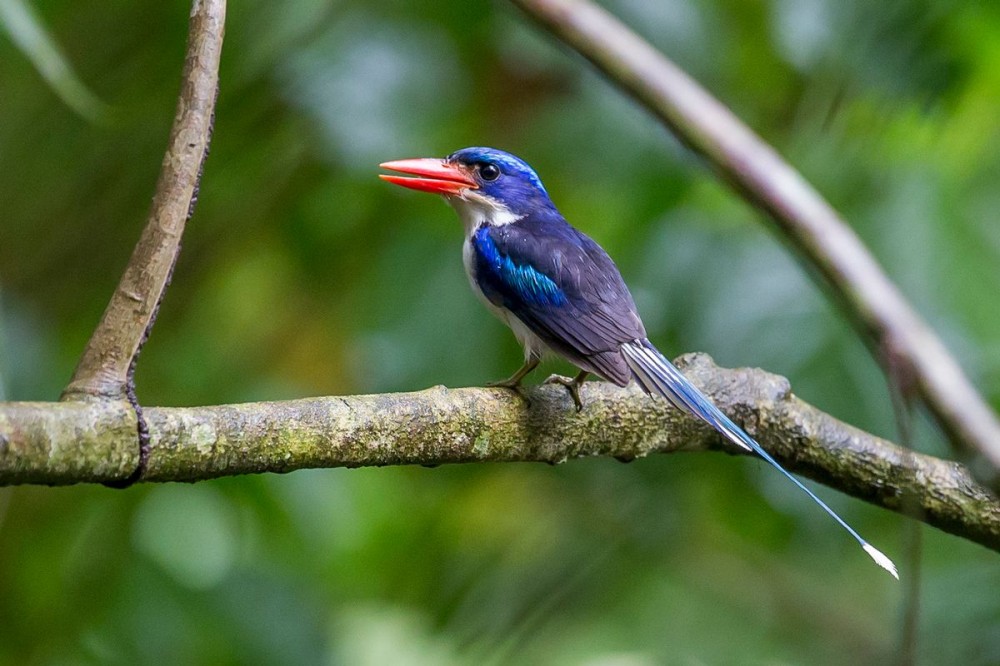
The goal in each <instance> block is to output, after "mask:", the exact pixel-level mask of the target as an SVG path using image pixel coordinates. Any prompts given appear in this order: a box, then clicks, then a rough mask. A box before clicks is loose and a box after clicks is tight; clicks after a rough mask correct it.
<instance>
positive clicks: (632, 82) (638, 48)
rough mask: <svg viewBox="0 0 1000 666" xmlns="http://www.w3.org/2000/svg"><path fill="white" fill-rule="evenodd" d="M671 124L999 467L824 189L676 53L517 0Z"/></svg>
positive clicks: (592, 10)
mask: <svg viewBox="0 0 1000 666" xmlns="http://www.w3.org/2000/svg"><path fill="white" fill-rule="evenodd" d="M511 1H512V2H513V3H514V4H515V5H517V6H518V7H520V8H521V9H522V10H523V11H524V12H526V13H527V14H528V15H529V16H531V17H532V18H533V19H535V20H536V21H538V23H539V24H541V25H542V26H543V27H544V28H545V29H546V30H548V31H549V32H550V33H552V35H553V36H554V37H556V38H557V39H558V40H560V41H562V42H564V43H566V44H567V45H568V46H570V47H571V48H572V49H574V50H575V51H577V52H578V53H580V54H581V55H583V56H584V57H585V58H587V59H588V60H589V61H590V62H591V63H593V64H594V65H595V66H596V67H597V69H598V70H600V71H601V72H602V73H603V74H604V75H605V76H607V77H608V78H609V79H610V80H611V81H612V82H614V83H615V84H617V85H618V86H620V87H621V88H622V89H623V90H624V91H626V92H627V93H629V94H630V95H632V96H633V97H634V98H635V99H636V100H638V101H639V103H640V104H642V105H643V106H645V107H646V109H648V110H649V111H650V112H651V113H653V114H654V115H655V116H656V117H657V118H659V119H660V120H661V121H662V122H663V123H664V124H665V125H667V126H668V127H669V128H670V129H671V130H672V131H673V132H674V133H675V134H676V135H677V137H678V138H679V139H680V140H681V141H683V142H684V143H685V144H687V145H688V147H690V148H691V149H692V150H694V151H695V152H697V153H699V154H700V155H702V156H703V157H704V158H705V159H706V160H708V162H709V164H710V165H711V166H712V167H713V168H714V169H715V170H716V172H717V173H718V174H719V175H720V176H721V177H722V178H723V179H725V180H726V181H728V182H729V183H730V184H731V185H732V186H733V187H734V188H735V189H736V190H737V191H738V192H739V193H740V195H742V196H743V197H744V198H745V199H747V200H748V201H749V202H750V203H752V204H753V205H755V206H757V207H758V208H760V209H761V210H763V211H764V212H766V213H768V214H769V215H770V216H771V217H772V218H773V219H774V220H775V222H776V223H777V226H778V229H779V231H780V232H781V233H782V234H783V235H784V236H785V237H786V238H788V240H789V241H790V242H791V243H792V244H793V245H794V246H795V248H796V249H797V251H798V252H799V253H800V255H801V256H802V257H803V258H804V259H805V261H806V262H808V264H809V265H811V266H814V267H815V268H816V270H817V271H818V272H819V274H820V275H821V276H822V277H823V280H824V281H825V284H826V285H827V286H828V287H829V288H830V289H831V290H832V292H833V293H834V295H835V296H836V298H837V299H838V301H839V302H840V303H841V305H842V306H844V308H845V309H846V311H847V312H848V313H849V315H850V317H851V318H852V319H853V321H854V323H855V325H856V326H857V327H858V328H859V329H860V330H861V331H862V333H863V334H864V338H865V340H866V342H867V343H868V344H869V347H870V348H871V349H872V351H873V353H874V354H875V356H876V358H878V360H879V361H880V362H881V363H883V364H884V365H886V366H892V367H894V368H895V371H896V372H900V373H901V376H904V377H906V378H907V379H909V380H911V381H912V383H913V385H914V388H915V390H916V392H917V393H918V395H919V396H920V397H921V399H922V400H923V401H924V403H925V404H926V405H927V406H928V407H929V409H930V411H931V413H932V414H933V415H934V417H935V419H936V420H937V422H938V424H939V425H940V426H941V427H942V428H943V429H944V431H945V432H946V433H947V434H948V435H949V437H950V438H951V439H952V441H953V442H955V443H957V444H958V445H960V446H961V447H963V448H964V449H965V450H966V451H968V452H970V453H972V454H977V453H978V454H980V455H982V456H983V457H985V458H986V459H987V460H988V461H989V463H990V464H991V465H992V467H993V469H994V470H997V471H1000V421H998V419H997V416H996V414H995V413H994V412H993V410H992V409H991V408H990V406H989V405H988V404H987V403H986V401H985V400H984V399H983V397H982V396H980V395H979V393H978V392H977V390H976V388H975V387H974V386H973V385H972V383H971V382H970V381H969V379H968V378H967V377H966V376H965V374H964V373H963V371H962V369H961V367H959V365H958V363H957V362H956V361H955V359H954V358H953V357H952V356H951V354H950V353H949V352H948V350H947V349H946V348H945V346H944V344H943V343H942V342H941V340H940V339H939V338H938V337H937V335H935V333H934V332H933V331H932V330H931V328H930V327H929V326H928V325H927V324H926V323H925V322H924V321H923V320H922V319H921V318H920V316H919V315H918V314H917V312H916V311H915V310H914V309H913V307H912V306H911V305H910V304H909V303H908V302H907V301H906V299H905V298H904V297H903V295H902V294H901V293H900V291H899V290H898V289H897V288H896V286H895V285H894V284H893V283H892V281H891V280H890V279H889V278H888V277H887V276H886V274H885V273H884V272H883V271H882V268H881V267H880V266H879V264H878V262H877V261H876V260H875V258H874V257H873V256H872V255H871V253H869V252H868V250H867V248H866V247H865V246H864V244H863V243H862V242H861V240H860V239H859V238H858V236H857V235H856V234H855V233H854V231H853V230H852V229H851V228H850V227H849V226H848V225H847V223H846V222H844V220H843V219H842V218H841V217H840V216H839V215H838V214H837V212H836V211H835V210H834V209H833V208H832V207H831V206H830V204H829V203H827V202H826V201H825V200H824V199H823V197H822V196H821V195H820V194H819V193H818V192H816V190H814V189H813V188H812V187H811V186H810V185H809V183H807V182H806V181H805V179H804V178H803V177H802V176H801V175H800V174H799V173H798V172H797V171H795V169H793V168H792V167H791V166H790V165H789V164H788V163H787V162H785V161H784V160H782V158H781V157H780V156H779V155H778V154H777V153H776V152H775V151H774V149H772V148H771V147H770V146H768V145H767V144H766V143H765V142H764V141H763V140H762V139H761V138H760V137H758V136H757V135H756V134H754V133H753V132H752V131H751V130H750V129H749V128H748V127H747V126H746V125H744V124H743V123H742V122H740V120H739V119H737V118H736V117H735V116H734V115H733V114H732V113H731V112H730V111H729V110H728V109H727V108H726V107H725V106H723V105H722V104H721V103H720V102H719V101H718V100H716V99H715V98H714V97H712V96H711V95H710V94H709V93H708V92H707V91H705V89H704V88H702V87H701V86H700V85H698V83H697V82H695V81H694V80H692V79H691V78H690V77H688V76H687V74H685V73H684V72H683V71H681V70H680V69H679V68H678V67H677V66H676V65H675V64H674V63H672V62H671V61H670V60H668V59H667V58H666V57H665V56H664V55H663V54H661V53H660V52H659V51H657V50H656V49H655V48H653V47H652V46H651V45H650V44H649V43H647V42H645V41H644V40H643V39H642V38H640V37H639V36H638V35H636V34H635V33H634V32H632V31H631V30H629V29H628V28H627V27H626V26H625V25H623V24H622V23H621V22H620V21H618V20H617V19H616V18H615V17H614V16H612V15H611V14H609V13H607V12H606V11H604V10H603V9H601V8H600V7H598V6H597V5H595V4H593V3H591V2H589V1H588V0H511Z"/></svg>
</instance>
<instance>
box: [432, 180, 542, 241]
mask: <svg viewBox="0 0 1000 666" xmlns="http://www.w3.org/2000/svg"><path fill="white" fill-rule="evenodd" d="M445 200H446V201H447V202H448V203H449V204H451V207H452V208H454V209H455V212H456V213H458V217H459V219H460V220H462V226H463V227H465V235H466V237H468V236H471V235H472V234H474V233H475V232H476V229H478V228H479V227H481V226H482V225H483V224H489V225H491V226H495V227H500V226H503V225H505V224H510V223H511V222H517V221H518V220H520V219H521V218H522V217H524V216H523V215H515V214H514V213H513V212H512V211H511V210H510V208H507V206H505V205H504V204H502V203H500V202H499V201H497V200H496V199H494V198H493V197H488V196H486V195H485V194H481V193H479V192H476V191H475V190H472V189H469V190H464V191H463V192H462V193H461V194H459V195H456V196H450V197H445Z"/></svg>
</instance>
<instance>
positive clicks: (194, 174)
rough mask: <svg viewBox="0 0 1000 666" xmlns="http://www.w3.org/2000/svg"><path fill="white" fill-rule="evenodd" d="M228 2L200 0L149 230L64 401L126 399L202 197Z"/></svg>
mask: <svg viewBox="0 0 1000 666" xmlns="http://www.w3.org/2000/svg"><path fill="white" fill-rule="evenodd" d="M225 14H226V3H225V0H195V1H194V4H193V7H192V10H191V21H190V28H189V34H188V47H187V56H186V59H185V62H184V72H183V76H182V82H181V92H180V95H179V97H178V100H177V113H176V115H175V116H174V124H173V128H172V129H171V131H170V140H169V145H168V147H167V152H166V154H165V155H164V157H163V165H162V167H161V169H160V177H159V180H158V181H157V184H156V193H155V195H154V196H153V205H152V209H151V210H150V212H149V217H148V219H147V222H146V228H145V229H144V230H143V232H142V236H141V237H140V238H139V242H138V243H137V244H136V246H135V250H133V252H132V257H131V258H130V259H129V262H128V266H127V267H126V268H125V273H124V274H123V275H122V278H121V281H120V282H119V283H118V288H117V289H116V290H115V292H114V293H113V294H112V296H111V300H110V302H109V303H108V306H107V308H106V309H105V311H104V315H103V316H102V317H101V321H100V323H99V324H98V325H97V328H96V329H95V330H94V332H93V334H92V335H91V337H90V341H89V342H88V343H87V347H86V348H85V349H84V351H83V355H82V357H81V358H80V362H79V364H78V365H77V367H76V371H75V372H74V373H73V378H72V379H71V380H70V383H69V385H68V386H67V387H66V390H65V391H63V395H62V399H63V400H79V399H88V398H100V399H108V400H121V399H124V398H125V397H126V394H127V389H128V386H129V381H130V371H131V368H133V364H134V360H135V358H136V356H137V355H138V353H139V350H140V349H141V347H142V344H143V343H144V342H145V339H146V337H147V336H148V335H149V331H150V329H151V328H152V325H153V321H154V320H155V317H156V311H157V308H158V307H159V303H160V300H161V299H162V297H163V293H164V290H165V289H166V287H167V285H168V284H169V281H170V273H171V271H172V269H173V266H174V263H175V262H176V261H177V254H178V252H179V251H180V242H181V236H182V235H183V233H184V226H185V223H186V222H187V220H188V219H190V217H191V213H192V212H193V208H194V201H195V199H196V198H197V191H198V181H199V178H200V175H201V167H202V164H203V162H204V159H205V156H206V155H207V153H208V145H209V141H210V138H211V131H212V115H213V112H214V108H215V96H216V90H217V89H218V81H219V58H220V55H221V52H222V38H223V32H224V25H225Z"/></svg>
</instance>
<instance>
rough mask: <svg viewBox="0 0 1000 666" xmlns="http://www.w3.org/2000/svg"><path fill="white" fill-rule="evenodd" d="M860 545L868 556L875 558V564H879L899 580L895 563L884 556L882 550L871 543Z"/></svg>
mask: <svg viewBox="0 0 1000 666" xmlns="http://www.w3.org/2000/svg"><path fill="white" fill-rule="evenodd" d="M861 547H862V548H864V549H865V552H866V553H868V557H870V558H872V559H873V560H875V564H877V565H879V566H880V567H882V568H883V569H885V570H886V571H888V572H889V573H890V574H892V577H893V578H895V579H896V580H899V572H898V571H896V565H895V564H893V561H892V560H890V559H889V558H888V557H886V556H885V554H884V553H883V552H882V551H880V550H879V549H878V548H876V547H875V546H873V545H871V544H870V543H864V544H862V545H861Z"/></svg>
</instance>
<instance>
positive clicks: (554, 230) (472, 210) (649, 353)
mask: <svg viewBox="0 0 1000 666" xmlns="http://www.w3.org/2000/svg"><path fill="white" fill-rule="evenodd" d="M379 166H380V167H381V168H383V169H385V170H388V171H394V172H397V173H401V174H405V175H402V176H400V175H396V174H379V177H380V178H382V179H383V180H385V181H388V182H389V183H393V184H395V185H400V186H403V187H406V188H409V189H412V190H417V191H421V192H429V193H433V194H439V195H441V196H443V197H444V199H445V200H446V201H447V202H448V203H449V204H450V205H451V206H452V208H454V209H455V211H456V212H457V213H458V217H459V219H460V220H461V222H462V226H463V227H464V231H465V241H464V243H463V246H462V260H463V264H464V265H465V271H466V273H467V274H468V278H469V283H470V285H471V286H472V290H473V291H474V292H475V294H476V296H478V297H479V299H480V300H481V301H482V302H483V304H484V305H485V306H486V308H487V309H488V310H489V311H490V312H492V313H493V314H494V315H496V316H497V317H498V318H499V319H500V320H501V321H502V322H504V323H505V324H506V325H507V326H508V327H510V329H511V330H512V331H513V333H514V336H515V337H516V338H517V340H518V342H520V344H521V346H522V347H523V348H524V364H523V365H522V366H521V367H520V368H519V369H518V370H517V371H516V372H515V373H514V374H513V375H511V376H510V377H509V378H507V379H505V380H503V381H499V382H493V383H491V384H489V385H490V386H502V387H507V388H512V389H518V388H519V387H520V385H521V381H522V380H523V379H524V378H525V377H526V376H527V375H528V374H529V373H530V372H531V371H533V370H534V369H535V368H536V367H537V366H538V364H539V362H540V361H541V359H542V357H543V356H545V355H550V354H554V355H555V356H559V357H562V358H563V359H565V360H567V361H569V362H570V363H572V364H573V365H575V366H576V367H577V368H579V374H577V375H576V377H574V378H573V379H567V378H564V377H559V376H558V375H554V376H553V377H550V378H549V379H548V380H547V381H548V382H549V383H559V384H562V385H563V386H565V387H566V388H567V389H568V391H569V393H570V396H571V397H572V399H573V402H574V404H575V406H576V408H577V410H578V411H579V410H582V409H583V403H582V402H581V399H580V393H579V389H580V385H581V384H582V383H583V382H584V381H585V380H586V379H587V377H588V376H589V375H591V374H593V375H596V376H597V377H600V378H602V379H604V380H606V381H609V382H613V383H615V384H617V385H619V386H627V385H628V384H629V383H630V382H632V381H635V382H636V383H637V384H638V385H639V387H640V388H641V389H642V390H643V391H644V392H645V393H647V394H648V395H650V396H652V397H654V398H655V397H659V398H664V399H666V400H667V401H668V402H669V403H670V404H671V405H673V406H674V407H675V408H677V409H679V410H680V411H682V412H684V413H686V414H688V415H691V416H693V417H695V418H697V419H700V420H702V421H704V422H706V423H707V424H708V425H710V426H711V427H712V428H714V429H715V430H716V431H718V432H719V433H720V434H721V435H722V436H724V437H725V438H726V439H728V440H729V441H731V442H732V443H733V444H735V445H736V446H738V447H740V448H741V449H744V450H746V451H748V452H751V453H753V454H756V455H757V456H759V457H760V458H762V459H763V460H765V461H766V462H767V463H769V464H770V465H771V466H772V467H774V468H775V469H777V470H778V472H780V473H781V474H782V475H784V476H785V477H787V478H788V479H789V480H791V482H792V483H794V484H795V485H796V486H798V488H799V489H801V490H803V491H804V492H805V493H806V494H807V495H808V496H809V497H810V498H811V499H812V500H813V501H814V502H816V504H818V505H819V506H820V507H821V508H822V509H823V510H824V511H825V512H826V513H827V514H829V515H830V516H831V517H832V518H833V519H834V520H835V521H836V522H837V523H838V524H839V525H840V526H841V527H842V528H844V529H845V530H846V531H847V532H848V533H849V534H850V535H851V536H852V537H854V539H855V540H856V541H857V542H858V544H859V545H861V547H862V548H863V549H864V550H865V552H866V553H867V554H868V555H869V556H870V557H871V558H872V560H874V561H875V563H876V564H878V565H879V566H880V567H882V568H883V569H885V570H886V571H888V572H889V573H890V574H892V576H893V577H894V578H896V579H897V580H898V579H899V574H898V572H897V570H896V566H895V564H893V562H892V560H890V559H889V558H888V557H887V556H886V555H884V554H883V553H882V552H881V551H879V550H878V549H876V548H875V547H874V546H872V545H871V544H870V543H868V542H867V541H865V539H863V538H862V537H861V535H860V534H858V532H857V531H855V530H854V528H852V527H851V526H850V525H848V524H847V522H846V521H845V520H844V519H843V518H841V517H840V516H839V515H838V514H837V513H836V512H835V511H834V510H833V509H831V508H830V507H829V506H827V504H826V503H825V502H823V500H821V499H820V498H819V497H817V496H816V494H815V493H813V492H812V491H811V490H810V489H809V488H807V487H806V486H805V485H804V484H802V483H801V482H800V481H799V480H798V479H797V478H795V477H794V476H793V475H792V474H791V473H789V472H788V471H787V470H786V469H785V468H784V467H782V465H781V464H780V463H778V461H777V460H775V459H774V458H773V457H772V456H771V455H770V454H769V453H768V452H767V451H766V450H764V448H763V447H762V446H761V445H760V444H758V443H757V442H756V440H754V439H753V438H752V437H751V436H750V435H748V434H747V433H746V432H745V431H744V430H743V429H742V428H740V427H739V426H738V425H736V423H734V422H733V421H732V420H731V419H730V418H729V417H727V416H726V415H725V414H723V413H722V411H721V410H720V409H719V408H718V407H716V406H715V404H713V403H712V401H711V400H710V399H709V398H708V397H707V396H706V395H705V394H704V393H702V392H701V391H700V390H699V389H698V388H697V387H696V386H694V384H692V383H691V382H690V381H689V380H688V379H687V378H686V377H685V376H684V375H683V374H682V373H681V372H680V370H678V369H677V368H676V367H675V366H674V364H673V363H671V362H670V361H669V360H668V359H667V358H666V357H665V356H664V355H663V354H661V353H660V352H659V351H658V350H657V349H656V347H655V346H653V344H652V343H651V342H650V341H649V338H648V337H647V336H646V329H645V327H644V326H643V323H642V320H641V319H640V317H639V314H638V311H637V309H636V306H635V302H634V300H633V299H632V295H631V294H630V292H629V290H628V287H627V286H626V285H625V281H624V280H623V278H622V276H621V272H620V271H619V270H618V267H617V266H616V265H615V263H614V261H613V260H612V259H611V257H610V256H608V253H607V252H605V251H604V249H603V248H601V246H600V245H598V244H597V243H596V242H595V241H594V240H592V239H591V238H590V237H589V236H587V235H586V234H584V233H583V232H581V231H579V230H577V229H576V228H575V227H573V226H572V225H570V223H569V222H567V221H566V219H565V218H564V217H563V216H562V214H561V213H560V212H559V210H558V209H557V208H556V206H555V204H554V203H553V202H552V199H551V198H550V197H549V194H548V192H547V191H546V189H545V186H544V185H543V184H542V181H541V179H540V178H539V177H538V174H536V173H535V171H534V169H532V168H531V167H530V166H529V165H528V164H527V162H525V161H524V160H522V159H520V158H519V157H516V156H515V155H512V154H511V153H508V152H505V151H502V150H498V149H496V148H487V147H470V148H463V149H461V150H458V151H455V152H453V153H451V154H450V155H448V156H447V157H445V158H443V159H441V158H417V159H403V160H394V161H389V162H383V163H382V164H380V165H379Z"/></svg>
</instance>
